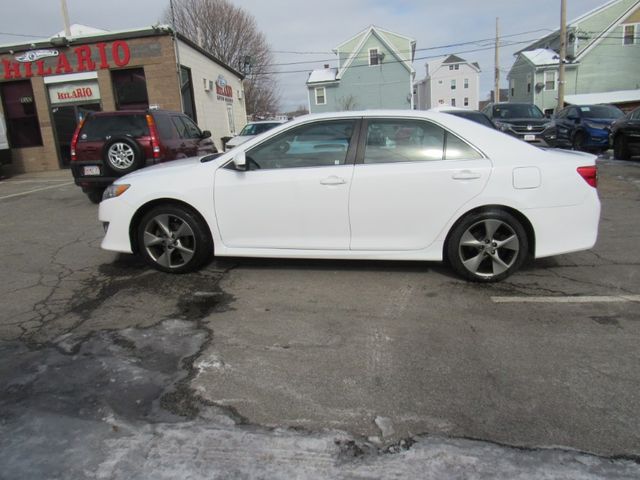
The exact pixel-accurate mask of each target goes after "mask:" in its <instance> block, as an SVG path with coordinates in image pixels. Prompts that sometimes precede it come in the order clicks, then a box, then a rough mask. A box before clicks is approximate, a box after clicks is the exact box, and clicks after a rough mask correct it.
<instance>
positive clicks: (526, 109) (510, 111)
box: [493, 103, 544, 119]
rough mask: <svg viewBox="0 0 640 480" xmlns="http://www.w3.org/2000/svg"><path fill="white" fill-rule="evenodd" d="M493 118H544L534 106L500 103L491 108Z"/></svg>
mask: <svg viewBox="0 0 640 480" xmlns="http://www.w3.org/2000/svg"><path fill="white" fill-rule="evenodd" d="M493 118H496V119H501V118H544V114H543V113H542V112H541V111H540V109H539V108H538V107H537V106H535V105H528V104H518V103H501V104H499V105H494V106H493Z"/></svg>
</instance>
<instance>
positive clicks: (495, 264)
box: [446, 210, 529, 283]
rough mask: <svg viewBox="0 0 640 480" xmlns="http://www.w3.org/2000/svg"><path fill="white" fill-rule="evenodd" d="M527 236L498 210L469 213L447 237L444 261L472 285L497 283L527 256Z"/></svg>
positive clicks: (519, 225) (520, 225)
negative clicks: (472, 282) (472, 283)
mask: <svg viewBox="0 0 640 480" xmlns="http://www.w3.org/2000/svg"><path fill="white" fill-rule="evenodd" d="M528 250H529V247H528V240H527V234H526V232H525V230H524V228H523V226H522V224H521V223H520V221H518V220H517V219H516V218H515V217H514V216H513V215H511V214H509V213H507V212H505V211H502V210H487V211H484V212H478V213H472V214H469V215H467V216H466V217H464V218H463V219H462V221H460V222H459V223H458V224H457V225H456V226H455V227H454V229H453V230H452V231H451V234H450V235H449V239H448V242H447V246H446V254H447V260H448V261H449V263H450V265H451V266H452V267H453V269H454V270H455V271H456V272H457V273H458V274H460V275H461V276H463V277H465V278H467V279H469V280H471V281H474V282H485V283H488V282H498V281H500V280H503V279H505V278H507V277H508V276H509V275H511V274H512V273H513V272H515V271H516V270H517V269H518V268H520V266H521V265H522V263H523V262H524V261H525V259H526V258H527V255H528Z"/></svg>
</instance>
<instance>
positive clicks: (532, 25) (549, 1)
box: [0, 0, 607, 111]
mask: <svg viewBox="0 0 640 480" xmlns="http://www.w3.org/2000/svg"><path fill="white" fill-rule="evenodd" d="M174 1H175V2H176V3H178V2H180V0H174ZM231 1H232V3H234V4H235V5H237V6H239V7H242V8H244V9H245V10H246V11H247V12H249V13H250V14H252V15H253V16H254V17H255V19H256V21H257V24H258V27H259V28H260V30H262V32H263V33H264V34H265V36H266V38H267V40H268V42H269V44H270V46H271V48H272V50H273V51H274V59H275V64H276V66H275V67H274V70H277V71H278V72H279V73H278V74H277V76H276V78H277V79H278V86H279V92H280V107H281V110H282V111H290V110H294V109H295V108H297V107H298V106H306V104H307V91H306V88H305V81H306V79H307V76H308V72H310V71H311V70H313V69H315V68H322V66H323V65H324V64H325V63H329V64H331V66H336V63H337V62H336V61H335V55H334V54H333V53H332V52H331V50H332V49H333V48H334V47H335V46H336V45H338V44H340V43H342V42H343V41H345V40H347V39H349V38H351V37H352V36H354V35H355V34H357V33H358V32H360V31H361V30H364V29H365V28H366V27H368V26H369V25H377V26H379V27H382V28H385V29H387V30H391V31H393V32H397V33H400V34H402V35H405V36H408V37H411V38H414V39H415V40H416V48H417V52H416V61H415V63H414V68H415V69H416V80H419V79H421V78H424V76H425V67H424V64H425V63H426V62H427V61H428V58H425V57H434V56H440V55H444V54H451V53H454V54H457V55H459V56H461V57H463V58H465V59H466V60H469V61H472V62H478V63H480V67H481V69H482V73H481V76H480V97H481V98H486V97H487V96H488V94H489V91H490V90H491V89H492V88H493V57H494V52H493V44H492V40H490V39H492V38H493V37H494V36H495V21H496V17H499V18H500V26H501V27H500V29H501V34H502V35H504V36H505V38H504V39H503V40H504V42H508V43H514V44H513V45H509V46H506V45H505V46H504V47H502V48H501V54H500V66H501V71H502V74H501V79H502V81H501V87H502V88H506V86H507V81H506V75H507V72H508V71H509V68H510V67H511V65H512V64H513V61H514V58H515V57H514V56H513V53H514V52H515V51H517V50H518V49H520V48H522V47H524V46H526V45H527V44H528V43H530V41H533V40H535V39H536V38H538V37H541V36H544V35H545V34H546V33H549V32H550V31H552V30H555V29H557V28H558V27H559V24H560V0H535V1H530V0H448V1H447V0H324V1H323V2H307V1H302V0H231ZM567 3H568V7H567V10H568V13H567V16H568V19H569V20H571V19H572V18H575V17H578V16H579V15H582V14H583V13H585V12H588V11H589V10H592V9H593V8H596V7H598V6H600V5H603V4H605V3H607V0H568V1H567ZM67 5H68V10H69V17H70V21H71V23H80V24H84V25H90V26H93V27H97V28H102V29H105V30H122V29H127V28H138V27H144V26H148V25H153V24H155V23H158V21H159V19H160V17H161V15H162V12H163V11H164V9H165V8H166V6H167V5H168V0H109V1H107V2H105V1H103V0H67ZM62 29H63V23H62V14H61V13H60V1H59V0H0V44H7V43H20V42H23V41H27V40H29V38H28V36H32V38H46V37H49V36H51V35H52V34H54V33H56V32H58V31H60V30H62ZM526 32H529V33H526ZM9 34H12V35H9ZM23 35H26V36H23ZM506 36H508V37H506ZM464 42H477V43H473V44H468V45H463V46H455V47H448V48H434V47H442V46H447V45H452V44H459V43H464ZM515 42H519V43H517V44H515ZM420 49H429V50H420ZM470 50H476V51H470ZM289 52H296V53H289ZM303 52H304V53H303ZM306 52H319V53H314V54H309V53H306ZM292 62H310V63H302V64H295V65H282V64H286V63H292ZM300 70H303V71H302V72H298V73H286V72H288V71H300Z"/></svg>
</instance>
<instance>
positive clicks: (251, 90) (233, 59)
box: [163, 0, 279, 115]
mask: <svg viewBox="0 0 640 480" xmlns="http://www.w3.org/2000/svg"><path fill="white" fill-rule="evenodd" d="M163 21H165V22H166V23H174V24H175V28H176V30H177V31H178V32H180V33H182V34H183V35H185V36H186V37H188V38H190V39H191V40H192V41H194V42H196V43H198V44H199V45H200V46H201V47H202V48H204V49H205V50H206V51H208V52H210V53H211V54H212V55H214V56H215V57H216V58H219V59H220V60H222V61H223V62H224V63H226V64H227V65H229V66H230V67H232V68H234V69H236V70H239V71H243V73H245V74H246V78H245V81H244V93H245V105H246V107H247V113H248V114H253V115H261V114H262V115H264V114H266V113H267V112H268V113H274V112H276V111H277V110H278V103H279V95H278V88H277V83H276V80H275V78H274V76H273V75H272V74H271V73H270V72H272V71H273V70H272V67H271V65H272V64H273V54H272V53H271V49H270V47H269V44H268V43H267V39H266V37H265V35H264V34H263V33H262V32H261V31H260V30H258V26H257V24H256V21H255V19H254V18H253V16H252V15H251V14H249V13H247V12H246V11H245V10H243V9H242V8H240V7H236V6H235V5H233V4H232V3H231V2H230V1H229V0H174V2H173V18H172V12H171V7H167V9H166V10H165V12H164V14H163Z"/></svg>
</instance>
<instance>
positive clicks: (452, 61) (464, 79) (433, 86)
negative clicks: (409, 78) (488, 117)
mask: <svg viewBox="0 0 640 480" xmlns="http://www.w3.org/2000/svg"><path fill="white" fill-rule="evenodd" d="M425 67H426V70H427V76H426V78H423V79H422V80H420V81H419V82H416V83H415V85H414V89H413V92H414V105H415V108H416V109H418V110H428V109H430V108H435V107H438V106H443V105H450V106H452V107H467V108H470V109H473V110H477V109H478V102H479V101H480V65H478V63H476V62H473V63H471V62H468V61H466V60H465V59H463V58H460V57H458V56H456V55H449V56H448V57H442V58H439V59H436V60H433V61H431V62H427V63H426V65H425Z"/></svg>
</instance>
